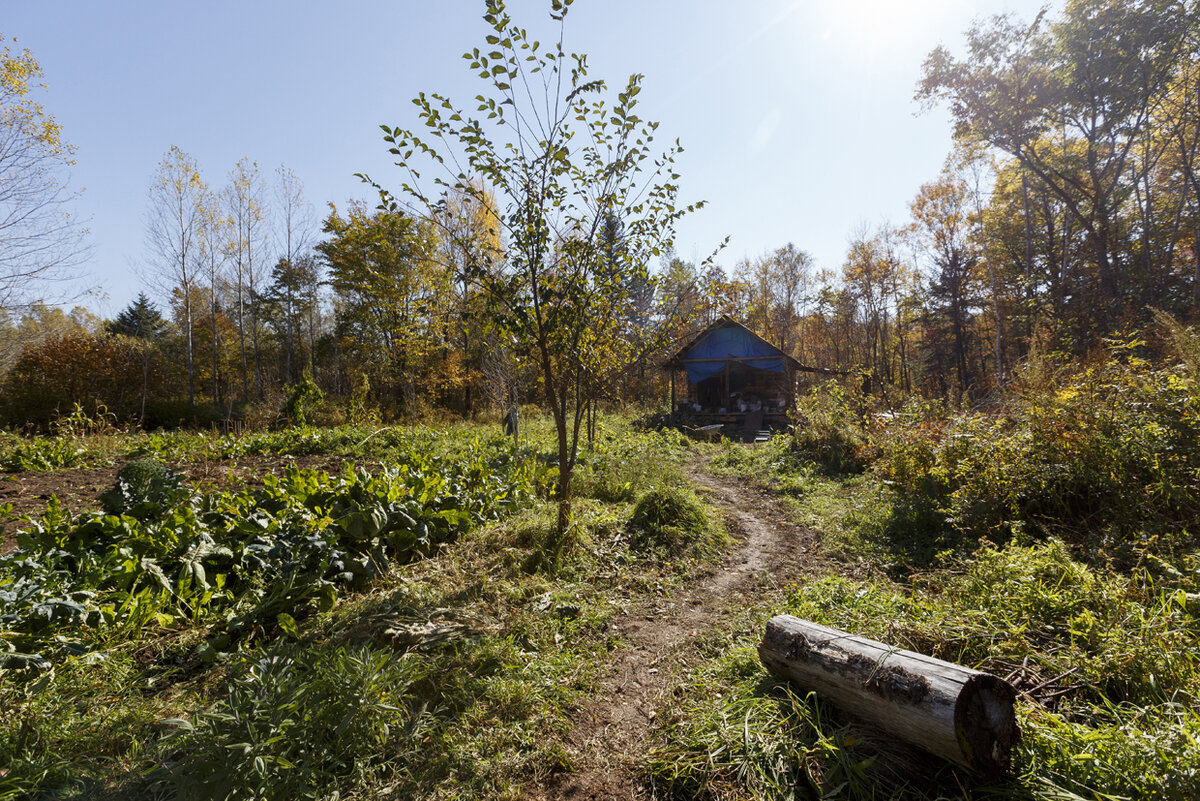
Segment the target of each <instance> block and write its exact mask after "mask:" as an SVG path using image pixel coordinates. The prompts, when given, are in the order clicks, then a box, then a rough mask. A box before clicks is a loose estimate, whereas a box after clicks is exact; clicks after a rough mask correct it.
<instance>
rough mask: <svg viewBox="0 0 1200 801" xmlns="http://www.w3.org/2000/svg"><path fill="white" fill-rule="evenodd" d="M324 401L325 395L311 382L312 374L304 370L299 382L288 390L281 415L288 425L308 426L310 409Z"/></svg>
mask: <svg viewBox="0 0 1200 801" xmlns="http://www.w3.org/2000/svg"><path fill="white" fill-rule="evenodd" d="M324 399H325V393H324V392H322V391H321V388H320V387H318V386H317V382H316V381H313V377H312V373H311V372H310V371H309V370H308V369H307V368H305V370H304V374H303V375H302V376H301V377H300V381H299V382H298V383H297V384H296V385H295V386H292V387H289V388H288V391H287V398H286V399H285V400H284V402H283V413H284V415H285V416H286V417H287V419H288V423H290V424H291V425H294V426H306V425H308V416H309V414H311V412H312V407H314V406H316V405H317V404H319V403H320V402H321V401H322V400H324Z"/></svg>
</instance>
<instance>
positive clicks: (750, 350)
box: [665, 315, 804, 370]
mask: <svg viewBox="0 0 1200 801" xmlns="http://www.w3.org/2000/svg"><path fill="white" fill-rule="evenodd" d="M723 329H736V330H737V331H738V332H739V333H740V334H741V336H739V337H737V338H734V339H732V340H731V339H726V340H725V341H724V342H723V343H722V345H721V347H720V348H719V350H720V353H718V352H717V351H716V350H713V349H712V348H707V349H705V348H701V347H700V346H701V345H702V344H703V343H704V342H705V340H707V339H709V338H710V337H712V335H713V334H715V333H716V332H717V331H720V330H723ZM710 350H711V351H713V352H712V353H709V351H710ZM699 352H703V353H704V355H702V356H696V355H694V354H696V353H699ZM689 354H693V355H689ZM779 359H783V360H786V361H787V362H788V363H790V364H791V365H792V367H793V368H794V369H801V370H802V369H804V367H803V366H802V365H801V364H800V362H798V361H796V360H795V359H794V358H792V357H791V356H789V355H788V354H786V353H784V352H783V351H782V350H780V349H779V348H777V347H775V346H774V345H772V344H771V343H770V342H768V341H767V340H765V339H763V338H762V337H760V336H759V335H758V334H756V333H754V332H753V331H751V330H750V329H749V328H747V327H746V326H744V325H742V324H741V323H739V322H738V321H737V320H734V319H733V318H732V317H730V316H728V315H722V316H721V318H720V319H718V320H716V321H715V322H713V323H712V324H711V325H709V326H708V327H707V328H705V329H704V330H703V331H701V332H700V333H699V334H697V335H696V336H694V337H692V339H691V340H690V341H689V342H688V343H687V344H686V345H684V346H683V347H682V348H680V349H679V350H678V351H677V352H676V353H675V355H674V356H672V357H671V358H670V359H668V360H667V362H666V365H665V366H666V367H673V368H676V369H678V368H681V367H685V366H686V365H688V364H695V363H697V362H701V361H704V362H711V361H713V360H719V361H735V362H743V363H746V364H749V365H751V366H753V365H754V362H756V361H759V362H768V361H772V360H779Z"/></svg>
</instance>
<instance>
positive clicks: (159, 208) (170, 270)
mask: <svg viewBox="0 0 1200 801" xmlns="http://www.w3.org/2000/svg"><path fill="white" fill-rule="evenodd" d="M207 192H208V190H207V189H206V188H205V186H204V181H203V180H201V178H200V170H199V168H198V167H197V166H196V160H195V159H194V158H192V157H191V156H189V155H188V154H187V153H184V152H183V150H181V149H180V148H179V147H178V146H175V145H172V146H171V149H170V150H168V151H167V154H166V155H165V156H164V157H163V160H162V161H161V162H159V164H158V168H157V169H156V170H155V171H154V177H153V178H152V179H151V182H150V204H149V207H148V210H147V220H146V222H147V225H146V231H147V234H146V242H147V248H148V250H149V251H150V258H151V261H152V263H153V265H154V274H155V275H157V276H158V278H159V279H160V281H161V286H162V287H163V288H164V289H165V290H166V291H167V292H168V293H171V292H174V291H178V292H179V293H180V296H181V300H180V303H181V312H182V323H183V325H182V328H183V332H182V333H183V339H184V354H185V359H186V362H187V381H188V405H191V406H194V405H195V403H196V371H195V363H194V357H193V348H192V321H193V318H194V310H193V308H192V303H193V296H194V294H195V292H194V290H195V288H196V270H197V264H198V258H197V257H198V255H199V254H198V253H197V249H198V246H199V239H200V235H201V228H202V226H203V221H204V200H205V196H206V195H207Z"/></svg>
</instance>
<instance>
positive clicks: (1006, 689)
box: [954, 673, 1020, 776]
mask: <svg viewBox="0 0 1200 801" xmlns="http://www.w3.org/2000/svg"><path fill="white" fill-rule="evenodd" d="M1014 701H1016V692H1015V691H1014V690H1013V688H1012V686H1011V685H1010V684H1009V683H1008V682H1006V681H1004V680H1003V679H998V678H996V677H995V676H991V675H988V674H987V673H976V674H974V675H973V676H971V677H970V678H969V679H967V681H966V683H965V684H964V685H963V688H962V691H961V692H960V693H959V696H958V699H957V701H956V703H955V705H954V733H955V735H956V736H957V737H958V745H959V747H960V748H961V749H962V752H963V755H964V756H965V757H966V762H967V764H969V765H970V766H971V767H973V768H974V769H975V770H978V771H979V772H980V773H983V774H986V775H988V776H999V775H1001V774H1003V773H1006V772H1007V771H1008V769H1009V767H1010V765H1011V763H1012V747H1013V746H1014V745H1016V743H1017V741H1018V740H1019V739H1020V729H1019V728H1018V727H1017V718H1016V714H1015V713H1014V712H1013V702H1014Z"/></svg>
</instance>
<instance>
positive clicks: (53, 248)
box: [0, 35, 87, 309]
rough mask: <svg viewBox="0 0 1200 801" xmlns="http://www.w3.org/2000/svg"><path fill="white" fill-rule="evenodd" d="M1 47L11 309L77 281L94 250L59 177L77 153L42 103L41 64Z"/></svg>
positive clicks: (0, 203)
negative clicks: (60, 283)
mask: <svg viewBox="0 0 1200 801" xmlns="http://www.w3.org/2000/svg"><path fill="white" fill-rule="evenodd" d="M11 41H14V42H15V40H11ZM0 43H4V44H3V50H0V309H12V308H14V307H16V306H20V305H24V304H26V303H27V302H28V301H29V300H30V297H31V296H32V295H33V293H34V292H36V291H39V290H42V289H44V288H45V287H46V284H47V282H50V281H55V280H62V279H65V278H68V277H70V275H69V273H70V271H71V269H72V268H74V267H76V266H77V265H78V264H79V263H80V261H81V260H82V259H83V257H84V256H85V255H86V253H87V249H86V248H85V247H84V242H83V240H84V234H85V231H84V229H83V228H82V227H81V226H80V224H79V222H78V221H77V220H76V218H75V217H73V216H72V215H71V213H70V207H71V205H72V204H73V203H74V201H75V199H76V193H75V192H73V191H71V190H70V189H69V188H68V187H67V186H66V185H65V184H63V182H62V181H61V179H60V177H59V176H61V174H62V172H63V171H64V170H65V169H66V167H67V166H68V165H69V164H70V163H71V153H72V151H73V148H72V147H71V146H70V145H68V144H67V143H66V142H65V141H63V139H62V135H61V129H60V127H59V124H58V123H57V122H56V121H55V119H54V117H52V116H51V115H49V114H47V113H46V111H45V110H44V109H43V108H42V106H41V105H40V104H39V103H38V102H37V100H36V95H37V92H38V90H41V89H44V88H45V86H44V85H43V84H42V83H41V78H42V68H41V65H40V64H38V61H37V59H36V58H35V57H34V56H33V54H32V53H30V52H29V50H27V49H25V50H20V51H17V50H15V49H13V47H12V46H11V45H10V44H8V43H7V42H6V40H5V38H4V36H3V35H0Z"/></svg>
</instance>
